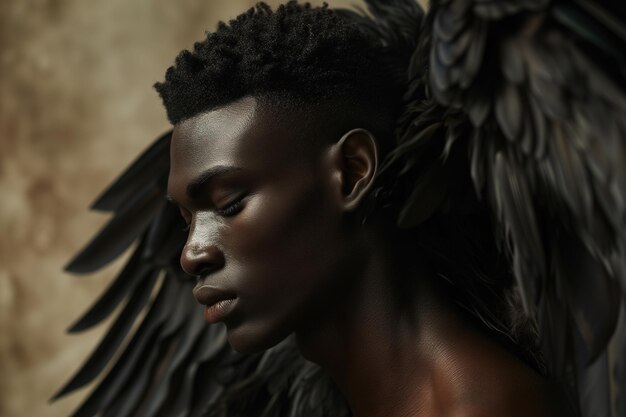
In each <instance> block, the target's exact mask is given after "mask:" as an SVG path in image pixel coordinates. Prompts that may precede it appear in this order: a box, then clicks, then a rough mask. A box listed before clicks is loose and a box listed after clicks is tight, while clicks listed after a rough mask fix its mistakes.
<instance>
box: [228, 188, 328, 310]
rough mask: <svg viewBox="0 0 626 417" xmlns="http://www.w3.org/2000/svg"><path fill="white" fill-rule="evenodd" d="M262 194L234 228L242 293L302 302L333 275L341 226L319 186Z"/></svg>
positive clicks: (235, 260)
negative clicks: (281, 295)
mask: <svg viewBox="0 0 626 417" xmlns="http://www.w3.org/2000/svg"><path fill="white" fill-rule="evenodd" d="M271 191H272V190H268V191H267V192H260V193H259V194H258V195H255V196H254V197H253V198H251V199H250V201H249V202H248V204H247V205H246V208H245V210H244V211H243V212H242V213H241V215H240V216H239V217H237V218H236V219H235V220H234V221H233V223H232V224H231V227H230V231H229V232H230V234H232V243H231V244H229V245H227V246H228V247H230V248H231V249H232V254H231V255H232V258H233V259H232V261H233V262H234V263H235V264H236V265H238V268H237V269H239V270H240V274H239V275H241V276H238V279H241V280H244V281H245V282H242V283H241V289H242V290H249V291H250V292H253V291H254V292H255V293H256V294H252V295H258V294H260V293H265V292H268V291H271V292H273V293H285V294H286V295H289V298H290V299H294V301H295V300H296V299H298V296H297V294H295V293H294V290H295V291H299V292H300V293H306V292H308V291H309V289H310V287H311V286H314V285H316V282H317V281H320V280H324V277H325V276H328V275H330V269H332V264H333V262H334V261H333V259H334V257H335V256H336V255H337V250H336V245H337V241H338V236H337V231H338V224H337V219H336V218H335V217H336V216H335V215H334V214H333V211H332V209H331V207H330V206H329V200H328V198H327V197H326V196H325V195H324V191H323V190H322V189H321V188H320V187H319V186H318V187H314V186H309V187H303V186H300V187H299V188H298V189H297V190H295V189H294V187H288V188H287V189H284V188H282V189H276V190H274V192H271Z"/></svg>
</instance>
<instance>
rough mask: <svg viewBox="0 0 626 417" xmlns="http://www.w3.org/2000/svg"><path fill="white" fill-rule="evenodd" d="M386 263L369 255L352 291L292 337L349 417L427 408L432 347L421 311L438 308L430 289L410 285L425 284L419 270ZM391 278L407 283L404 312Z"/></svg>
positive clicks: (430, 394) (408, 412) (426, 317)
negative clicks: (328, 382)
mask: <svg viewBox="0 0 626 417" xmlns="http://www.w3.org/2000/svg"><path fill="white" fill-rule="evenodd" d="M388 261H389V258H387V257H385V256H384V255H383V254H382V253H373V254H372V256H370V258H369V259H368V261H367V262H366V263H365V264H364V265H363V269H362V271H363V272H362V274H360V275H361V276H360V277H359V279H358V280H355V281H358V285H356V290H354V288H352V289H351V290H352V291H351V293H350V294H349V295H347V296H345V297H343V298H342V300H341V303H338V304H339V306H338V307H337V308H336V309H332V310H327V311H325V317H326V318H322V320H320V316H317V317H316V320H315V324H311V325H309V326H307V327H306V328H304V329H301V330H300V331H299V332H297V340H298V346H299V348H300V350H301V351H302V353H303V355H304V356H305V357H306V358H307V359H309V360H311V361H313V362H316V363H317V364H318V365H320V366H321V367H322V368H324V369H325V370H326V371H327V372H328V373H329V374H330V376H331V377H332V379H333V380H334V382H335V383H336V384H337V386H338V387H339V389H340V390H341V391H342V393H343V395H344V396H345V398H346V399H347V401H348V403H349V404H350V406H351V408H352V411H353V413H354V415H355V416H356V417H377V416H404V415H411V416H416V415H422V414H416V413H417V412H423V413H425V414H424V415H427V414H428V413H430V412H431V408H432V406H433V405H434V402H433V398H432V397H433V395H434V391H433V389H434V385H433V384H434V381H433V354H432V352H433V348H434V347H435V346H434V345H433V343H434V344H436V343H437V342H436V340H435V338H433V336H434V335H433V334H432V327H433V326H432V324H433V323H432V320H431V317H430V316H432V315H431V314H427V312H428V311H440V309H439V308H437V306H436V305H435V304H436V303H435V302H434V300H435V297H434V296H433V294H432V291H431V290H430V289H428V288H427V287H426V285H424V284H423V283H422V284H421V285H417V284H418V283H419V282H420V281H426V280H424V279H423V278H425V277H423V276H420V275H424V271H416V268H415V267H412V268H400V269H399V268H398V266H397V264H395V263H393V262H388ZM398 274H402V275H404V276H399V275H398ZM407 274H408V275H411V276H406V275H407ZM398 278H401V280H402V282H408V283H411V284H414V287H413V288H407V289H405V290H406V291H410V292H411V293H412V294H409V295H410V296H409V297H408V298H409V299H410V303H408V304H410V305H411V307H410V308H406V307H403V303H402V300H401V296H400V294H398V290H397V289H394V288H392V286H393V285H392V282H393V281H394V280H395V281H397V280H398ZM420 278H421V279H420ZM418 287H419V288H418ZM405 295H406V294H405ZM416 306H417V307H416ZM416 387H419V389H417V390H416V389H415V388H416ZM416 404H418V405H420V407H421V408H422V410H416Z"/></svg>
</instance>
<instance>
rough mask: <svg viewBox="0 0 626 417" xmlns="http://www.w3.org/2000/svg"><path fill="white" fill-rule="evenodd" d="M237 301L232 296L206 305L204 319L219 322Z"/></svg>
mask: <svg viewBox="0 0 626 417" xmlns="http://www.w3.org/2000/svg"><path fill="white" fill-rule="evenodd" d="M235 301H236V298H230V299H228V300H222V301H218V302H217V303H215V304H212V305H210V306H207V307H205V308H204V319H205V320H206V321H208V322H209V323H217V322H220V321H222V320H224V318H226V316H227V315H228V314H229V313H230V312H231V311H232V310H233V308H234V307H235Z"/></svg>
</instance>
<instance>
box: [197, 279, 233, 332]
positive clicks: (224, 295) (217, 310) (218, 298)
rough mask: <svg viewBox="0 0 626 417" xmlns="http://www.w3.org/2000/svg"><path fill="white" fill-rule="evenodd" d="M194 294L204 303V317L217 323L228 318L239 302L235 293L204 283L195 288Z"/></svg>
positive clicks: (210, 321)
mask: <svg viewBox="0 0 626 417" xmlns="http://www.w3.org/2000/svg"><path fill="white" fill-rule="evenodd" d="M193 295H194V297H195V298H196V300H198V302H199V303H200V304H204V305H205V306H206V307H205V309H204V318H205V320H206V321H208V322H209V323H217V322H219V321H222V320H224V319H225V318H226V316H227V315H228V314H229V313H230V312H231V311H232V310H233V308H234V307H235V305H236V304H237V303H236V301H237V297H236V295H235V294H234V293H232V292H229V291H224V290H222V289H219V288H215V287H211V286H209V285H203V286H201V287H199V288H195V289H194V290H193Z"/></svg>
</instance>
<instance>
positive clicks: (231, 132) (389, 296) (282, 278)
mask: <svg viewBox="0 0 626 417" xmlns="http://www.w3.org/2000/svg"><path fill="white" fill-rule="evenodd" d="M277 113H278V112H274V113H272V111H271V109H262V108H261V107H260V105H259V104H258V101H257V100H255V99H254V98H251V97H247V98H244V99H241V100H238V101H236V102H234V103H231V104H229V105H227V106H224V107H222V108H220V109H217V110H213V111H209V112H205V113H202V114H200V115H197V116H195V117H193V118H191V119H188V120H185V121H183V122H181V123H179V124H178V125H176V126H175V128H174V135H173V138H172V147H171V170H170V177H169V186H168V188H169V189H168V191H169V195H170V199H171V200H173V201H175V202H176V203H177V204H178V205H179V206H180V208H181V214H182V215H183V217H184V218H185V220H186V222H187V223H188V224H189V225H190V230H189V236H188V240H187V244H186V246H185V248H184V250H183V253H182V256H181V265H182V267H183V269H184V270H185V271H186V272H187V273H189V274H191V275H196V276H199V282H198V284H197V286H196V288H195V289H194V295H195V296H196V298H198V299H199V301H200V302H203V300H205V298H204V294H205V293H206V291H209V289H211V288H217V289H219V290H220V291H223V292H225V293H228V294H230V295H232V296H233V297H234V298H233V300H234V301H233V303H234V304H233V305H234V308H231V309H230V312H229V314H228V315H227V316H225V317H224V319H223V321H224V323H225V324H226V326H227V329H228V338H229V342H230V344H231V346H232V347H233V348H234V349H236V350H238V351H241V352H255V351H259V350H262V349H266V348H269V347H271V346H273V345H275V344H276V343H278V342H280V341H281V340H282V339H284V338H285V337H287V336H288V335H290V334H292V333H295V334H296V339H297V342H298V346H299V348H300V350H301V352H302V353H303V355H304V356H305V357H306V358H307V359H309V360H311V361H313V362H316V363H317V364H319V365H320V366H321V367H322V368H324V369H325V370H326V371H327V372H328V373H329V374H330V376H331V377H332V378H333V380H334V381H335V383H336V384H337V386H338V387H339V389H340V390H341V391H342V392H343V394H344V396H345V397H346V399H347V400H348V403H349V404H350V407H351V409H352V411H353V414H354V416H355V417H382V416H385V417H407V416H415V417H418V416H419V417H422V416H424V417H426V416H454V417H457V416H458V417H461V416H554V415H559V413H558V412H557V411H556V410H558V408H556V407H555V404H556V400H555V398H556V397H555V396H554V395H553V394H552V389H551V387H550V385H549V384H548V382H546V381H545V380H544V379H543V378H542V377H541V376H540V375H539V374H537V373H536V372H534V371H533V370H532V369H530V368H529V367H527V366H526V365H525V364H523V363H522V362H521V361H520V360H518V359H517V358H516V357H514V356H513V355H512V354H510V353H509V352H508V351H506V350H505V349H503V348H502V347H500V346H499V345H498V344H497V343H495V342H493V341H492V340H491V339H490V338H489V337H487V336H486V335H485V334H483V332H482V331H481V330H480V329H478V328H477V327H476V326H474V325H473V324H472V323H470V322H469V321H468V320H467V319H466V318H465V317H464V315H463V314H462V313H459V312H458V311H457V310H456V308H455V307H454V306H453V305H452V304H451V303H450V301H449V300H448V299H447V297H446V295H445V290H443V289H442V288H440V287H438V285H437V279H436V277H435V275H434V274H433V273H432V272H431V271H430V270H429V269H428V268H427V267H426V266H425V264H424V263H422V262H420V261H419V259H418V258H417V257H416V254H415V253H407V250H406V249H403V248H406V245H405V244H404V243H403V242H402V241H401V239H400V238H398V239H395V238H394V232H393V231H392V230H389V228H388V227H387V226H384V225H383V224H378V223H376V222H374V223H373V224H366V225H365V226H363V225H361V224H360V223H359V222H356V221H355V217H354V213H355V211H356V210H357V209H358V207H359V206H360V205H361V204H362V203H363V201H364V200H365V198H366V196H367V194H368V193H369V192H370V191H371V189H372V186H373V181H374V178H375V175H376V170H377V168H378V164H379V156H378V154H377V147H376V141H375V138H374V137H373V135H372V134H371V133H369V132H368V131H367V130H365V129H360V128H355V129H351V130H348V131H346V132H344V134H343V135H342V136H340V137H336V138H320V137H317V136H320V135H321V136H323V135H324V134H326V132H324V131H323V130H315V132H311V130H312V129H310V128H308V129H304V128H303V126H302V124H298V123H295V122H294V121H293V120H292V121H289V120H286V119H288V118H287V117H286V116H285V115H284V112H282V113H280V114H281V115H280V116H278V115H277ZM279 119H280V120H279ZM326 139H328V140H326ZM216 166H220V167H231V168H221V169H220V170H219V171H220V174H218V175H217V176H214V177H213V178H212V179H211V180H210V181H203V182H200V184H196V186H191V187H190V184H193V183H199V181H198V179H199V178H205V179H206V177H207V174H206V172H207V170H211V169H213V168H214V167H216ZM232 167H236V169H233V168H232ZM399 281H403V282H410V283H413V284H411V287H410V292H411V301H412V302H411V303H410V304H409V306H407V305H406V304H405V303H401V302H400V300H399V298H398V296H397V288H396V287H394V283H395V282H399ZM404 291H406V289H405V290H404Z"/></svg>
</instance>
